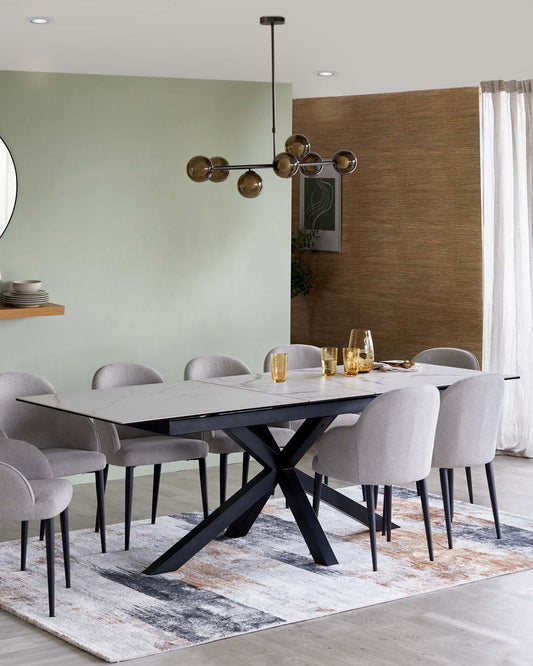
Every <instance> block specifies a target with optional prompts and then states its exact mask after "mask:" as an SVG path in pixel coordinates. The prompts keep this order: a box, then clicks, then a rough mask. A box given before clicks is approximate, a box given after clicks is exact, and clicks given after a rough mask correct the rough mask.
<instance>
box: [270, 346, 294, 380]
mask: <svg viewBox="0 0 533 666" xmlns="http://www.w3.org/2000/svg"><path fill="white" fill-rule="evenodd" d="M288 367H289V355H288V354H281V353H279V354H270V371H271V372H272V381H274V382H276V384H281V382H284V381H285V380H286V379H287V369H288Z"/></svg>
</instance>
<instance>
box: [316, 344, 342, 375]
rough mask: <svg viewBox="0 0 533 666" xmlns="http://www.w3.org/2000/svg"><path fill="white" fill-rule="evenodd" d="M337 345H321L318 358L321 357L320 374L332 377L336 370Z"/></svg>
mask: <svg viewBox="0 0 533 666" xmlns="http://www.w3.org/2000/svg"><path fill="white" fill-rule="evenodd" d="M337 353H338V352H337V347H321V349H320V358H321V359H322V374H323V375H325V376H326V377H333V375H334V374H335V373H336V372H337Z"/></svg>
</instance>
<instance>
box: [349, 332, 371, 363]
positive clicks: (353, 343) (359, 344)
mask: <svg viewBox="0 0 533 666" xmlns="http://www.w3.org/2000/svg"><path fill="white" fill-rule="evenodd" d="M348 347H356V348H357V349H359V363H358V366H359V372H370V370H372V368H373V367H374V343H373V342H372V333H371V332H370V331H369V330H368V329H365V328H353V329H352V331H351V333H350V343H349V344H348Z"/></svg>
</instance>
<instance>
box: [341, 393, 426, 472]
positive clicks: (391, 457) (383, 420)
mask: <svg viewBox="0 0 533 666" xmlns="http://www.w3.org/2000/svg"><path fill="white" fill-rule="evenodd" d="M438 415H439V391H438V389H437V388H435V387H434V386H413V387H409V388H403V389H397V390H393V391H387V393H384V394H382V395H380V396H378V397H377V398H376V399H375V400H373V401H372V402H371V403H370V405H369V406H368V407H367V408H366V409H365V410H364V411H363V413H362V414H361V417H360V418H359V420H358V421H357V423H356V424H355V425H354V426H349V427H350V428H353V431H354V435H355V449H354V454H355V456H356V460H354V461H353V463H354V464H355V465H357V468H358V470H359V478H360V481H361V483H362V484H367V485H378V484H387V485H390V484H401V483H408V482H410V481H420V480H421V479H425V478H426V477H427V476H428V474H429V472H430V470H431V458H432V453H433V444H434V439H435V429H436V426H437V419H438Z"/></svg>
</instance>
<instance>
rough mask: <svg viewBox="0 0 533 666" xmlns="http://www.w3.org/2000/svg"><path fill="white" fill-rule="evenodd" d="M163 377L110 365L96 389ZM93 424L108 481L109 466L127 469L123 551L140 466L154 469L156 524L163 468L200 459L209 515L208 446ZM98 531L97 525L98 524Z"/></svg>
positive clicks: (142, 367)
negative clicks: (134, 482)
mask: <svg viewBox="0 0 533 666" xmlns="http://www.w3.org/2000/svg"><path fill="white" fill-rule="evenodd" d="M164 382H165V379H164V378H163V376H162V375H161V374H160V373H159V372H158V371H157V370H154V368H150V367H149V366H147V365H142V364H140V363H110V364H109V365H104V366H103V367H101V368H100V369H99V370H97V371H96V373H95V375H94V377H93V382H92V387H93V389H107V388H114V387H119V386H137V385H140V384H161V383H164ZM94 424H95V426H96V430H97V432H98V436H99V438H100V443H101V446H102V450H103V451H104V452H105V454H106V457H107V466H106V470H105V474H104V477H105V480H104V484H105V481H106V480H107V470H108V466H109V465H117V466H118V467H125V468H126V498H125V505H126V506H125V529H124V549H125V550H129V547H130V532H131V508H132V500H133V471H134V469H135V467H137V466H138V465H153V466H154V481H153V492H152V524H153V523H155V518H156V512H157V499H158V495H159V483H160V479H161V466H162V464H163V463H166V462H177V461H181V460H198V465H199V470H200V487H201V493H202V506H203V511H204V517H207V515H208V506H207V474H206V466H205V458H206V456H207V452H208V449H207V444H206V443H205V442H203V441H201V440H199V439H192V438H186V437H169V436H168V435H155V434H153V433H151V432H149V431H147V430H140V429H139V428H130V427H129V426H121V425H114V424H112V423H107V422H104V421H98V420H95V421H94ZM97 529H98V524H97Z"/></svg>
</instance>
